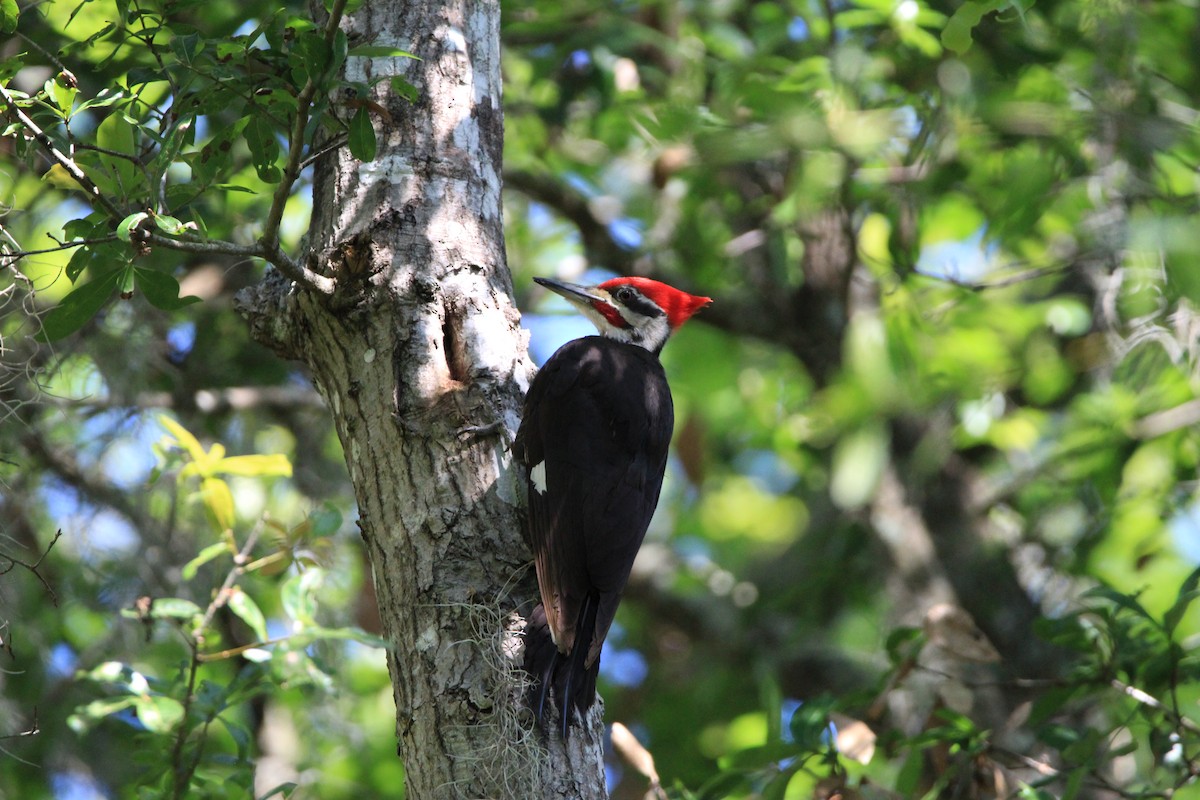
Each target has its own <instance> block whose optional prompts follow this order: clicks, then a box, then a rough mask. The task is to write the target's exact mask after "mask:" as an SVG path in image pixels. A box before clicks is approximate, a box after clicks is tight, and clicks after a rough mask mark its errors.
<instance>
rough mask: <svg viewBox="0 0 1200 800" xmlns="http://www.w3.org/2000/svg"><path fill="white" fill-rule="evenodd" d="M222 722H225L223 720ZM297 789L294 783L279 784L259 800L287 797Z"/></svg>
mask: <svg viewBox="0 0 1200 800" xmlns="http://www.w3.org/2000/svg"><path fill="white" fill-rule="evenodd" d="M221 721H222V722H224V720H221ZM227 724H228V723H227ZM295 788H296V784H295V783H294V782H293V781H287V782H286V783H281V784H279V785H278V786H276V787H275V788H274V789H272V790H271V791H269V792H267V793H266V794H264V795H263V796H262V797H260V798H258V800H271V798H272V797H274V796H275V795H277V794H278V795H286V794H287V793H288V792H291V791H292V790H293V789H295Z"/></svg>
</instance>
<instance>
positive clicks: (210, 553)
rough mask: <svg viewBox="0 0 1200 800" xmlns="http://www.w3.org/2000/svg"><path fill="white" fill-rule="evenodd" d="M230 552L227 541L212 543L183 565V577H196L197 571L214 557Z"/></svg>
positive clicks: (186, 578)
mask: <svg viewBox="0 0 1200 800" xmlns="http://www.w3.org/2000/svg"><path fill="white" fill-rule="evenodd" d="M229 552H230V549H229V545H228V544H226V543H225V542H217V543H216V544H210V545H209V546H208V547H206V548H204V549H203V550H201V551H200V552H199V553H197V554H196V557H195V558H193V559H192V560H191V561H189V562H188V563H186V564H184V565H183V571H182V573H181V574H182V576H183V579H184V580H185V581H190V580H191V579H192V578H194V577H196V572H197V571H198V570H199V569H200V568H201V567H202V566H204V565H205V564H207V563H208V562H210V561H212V560H213V559H214V558H217V557H218V556H220V555H222V554H224V553H229Z"/></svg>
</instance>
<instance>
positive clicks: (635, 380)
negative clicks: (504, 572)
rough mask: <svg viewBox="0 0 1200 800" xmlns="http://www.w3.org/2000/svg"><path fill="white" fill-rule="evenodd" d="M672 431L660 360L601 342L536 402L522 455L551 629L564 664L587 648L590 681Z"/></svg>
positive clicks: (591, 340)
mask: <svg viewBox="0 0 1200 800" xmlns="http://www.w3.org/2000/svg"><path fill="white" fill-rule="evenodd" d="M673 424H674V413H673V409H672V404H671V394H670V390H669V388H668V386H667V382H666V377H665V375H664V373H663V370H662V366H661V364H659V362H658V358H657V357H656V356H655V355H654V354H652V353H650V352H648V351H647V350H645V349H643V348H641V347H637V346H635V345H629V344H624V343H621V342H615V341H612V340H609V339H604V338H601V337H598V336H590V337H585V338H583V339H577V340H574V341H572V342H568V343H567V344H565V345H563V347H561V348H560V349H559V350H558V352H556V353H555V354H554V355H553V356H552V357H551V358H550V360H549V361H547V362H546V365H545V366H544V367H542V370H541V371H540V372H539V373H538V375H537V377H536V378H535V379H534V381H533V384H532V385H531V386H530V389H529V392H528V394H527V395H526V402H525V414H524V418H523V419H522V422H521V428H520V430H519V432H518V434H517V438H516V441H515V443H514V448H513V450H514V455H515V456H516V459H517V462H518V463H519V464H520V465H521V468H522V470H523V472H524V475H525V476H526V478H527V479H530V486H529V508H528V529H527V530H528V534H529V540H530V546H531V547H532V549H533V551H534V558H535V563H536V566H537V571H538V584H539V589H540V591H541V595H542V604H543V606H544V607H545V617H546V622H547V624H548V627H549V629H550V631H551V633H552V634H553V636H554V639H555V642H556V643H557V650H558V651H559V652H561V653H562V654H564V655H566V654H568V653H570V652H571V651H572V649H573V647H574V645H575V643H576V640H577V638H578V639H580V640H581V643H584V647H585V648H586V650H585V651H583V652H579V653H575V654H574V655H575V658H573V659H571V661H572V662H574V663H581V664H582V666H583V668H585V669H586V670H587V671H588V672H589V673H594V668H595V666H596V662H597V659H598V657H599V653H600V646H601V644H602V643H603V640H604V637H605V635H607V633H608V629H609V626H610V625H611V624H612V619H613V615H614V614H615V613H616V608H617V605H618V603H619V601H620V593H621V590H622V589H623V588H624V586H625V582H626V581H627V580H628V578H629V569H630V567H631V565H632V564H633V559H634V557H635V555H636V553H637V550H638V548H639V547H640V546H641V542H642V538H643V537H644V536H645V533H646V527H647V526H648V525H649V523H650V518H651V517H652V516H653V514H654V509H655V506H656V505H657V503H658V495H659V490H660V488H661V486H662V476H663V471H664V469H665V466H666V457H667V448H668V445H669V443H670V438H671V429H672V426H673ZM539 465H544V467H539ZM539 469H544V476H545V478H544V483H543V484H542V488H543V489H544V491H540V490H539V486H538V485H536V480H535V479H536V478H538V477H539V476H538V475H537V472H538V470H539ZM531 473H533V476H532V478H531ZM589 598H590V599H589ZM581 625H582V626H583V627H585V628H587V629H586V630H584V629H581ZM581 656H582V657H583V658H580V657H581ZM592 681H593V682H594V675H593V676H592ZM577 685H578V684H577ZM560 702H561V698H560ZM590 703H591V698H590V697H588V698H586V699H585V705H583V706H581V707H586V705H590Z"/></svg>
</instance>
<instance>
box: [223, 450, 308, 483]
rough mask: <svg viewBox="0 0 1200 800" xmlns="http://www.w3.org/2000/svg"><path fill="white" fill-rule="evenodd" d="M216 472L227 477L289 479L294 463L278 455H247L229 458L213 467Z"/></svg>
mask: <svg viewBox="0 0 1200 800" xmlns="http://www.w3.org/2000/svg"><path fill="white" fill-rule="evenodd" d="M212 469H213V471H214V472H221V473H224V474H226V475H243V476H245V477H248V478H269V477H277V476H283V477H289V476H291V474H292V463H291V462H290V461H289V460H288V458H287V456H284V455H280V454H278V453H276V454H270V455H257V454H252V455H245V456H227V457H225V458H222V459H221V460H219V461H216V462H214V463H213V465H212Z"/></svg>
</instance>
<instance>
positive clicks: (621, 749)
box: [612, 722, 659, 787]
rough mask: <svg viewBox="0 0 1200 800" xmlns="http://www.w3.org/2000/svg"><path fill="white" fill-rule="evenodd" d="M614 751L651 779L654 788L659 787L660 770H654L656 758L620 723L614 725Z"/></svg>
mask: <svg viewBox="0 0 1200 800" xmlns="http://www.w3.org/2000/svg"><path fill="white" fill-rule="evenodd" d="M612 743H613V749H615V750H616V751H617V752H618V753H620V754H621V757H622V758H624V759H625V760H626V761H628V762H629V766H631V767H633V768H634V769H636V770H637V771H638V772H640V773H642V774H643V775H645V776H646V778H648V779H649V781H650V785H651V786H652V787H654V786H658V785H659V780H658V770H656V769H655V768H654V756H652V755H650V751H649V750H647V749H646V748H645V747H643V746H642V743H641V742H639V741H638V740H637V737H636V736H634V735H633V732H632V731H630V730H629V728H626V727H625V726H624V725H622V724H621V723H619V722H614V723H613V724H612Z"/></svg>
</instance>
